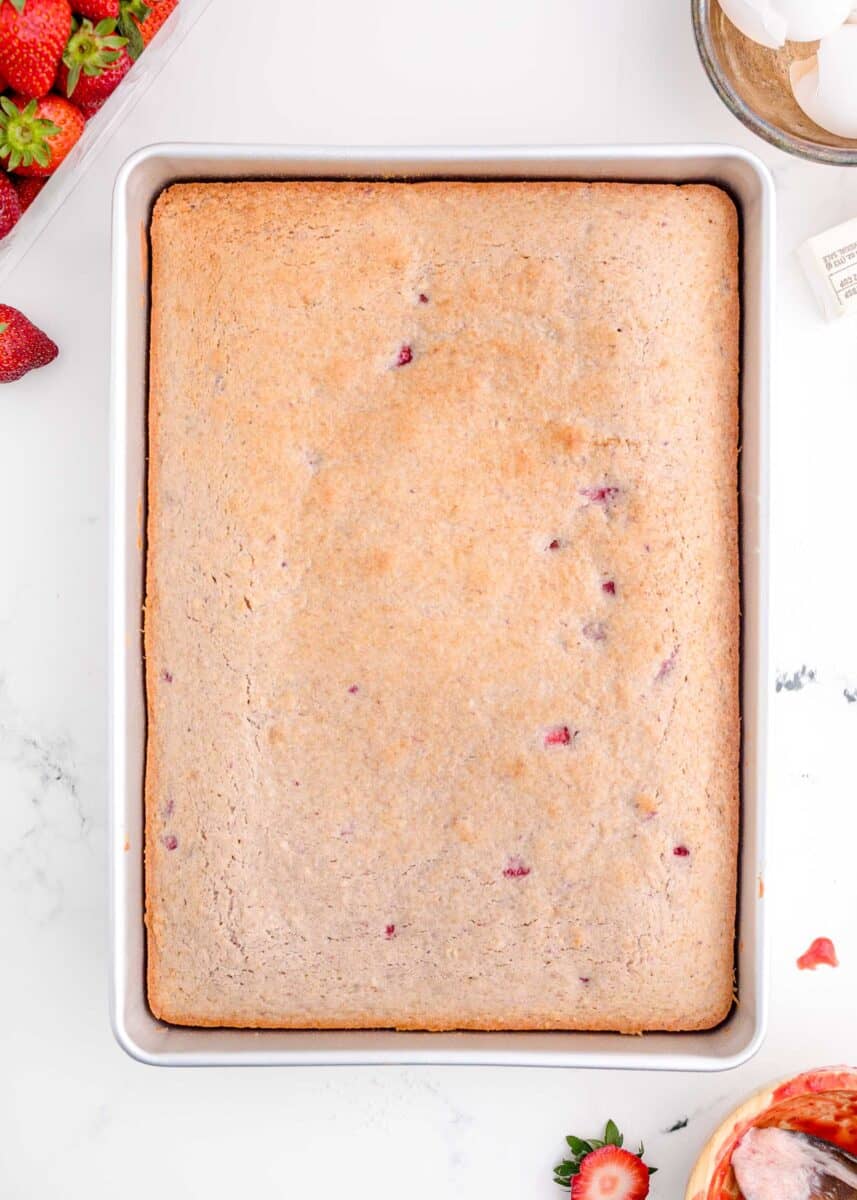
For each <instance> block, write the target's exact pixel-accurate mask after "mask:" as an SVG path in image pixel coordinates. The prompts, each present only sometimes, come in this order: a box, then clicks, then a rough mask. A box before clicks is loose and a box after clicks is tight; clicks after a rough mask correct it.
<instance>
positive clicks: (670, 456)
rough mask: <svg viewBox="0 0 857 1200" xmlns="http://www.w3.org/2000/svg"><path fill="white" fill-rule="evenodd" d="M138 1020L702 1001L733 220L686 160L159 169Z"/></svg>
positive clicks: (510, 1019)
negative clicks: (486, 174)
mask: <svg viewBox="0 0 857 1200" xmlns="http://www.w3.org/2000/svg"><path fill="white" fill-rule="evenodd" d="M152 269H153V278H152V289H153V290H152V316H151V386H150V403H149V414H150V463H149V483H148V549H147V556H148V557H147V600H146V614H145V651H146V671H147V692H148V714H149V716H148V751H147V766H146V812H147V816H146V911H147V917H146V919H147V926H148V994H149V1002H150V1005H151V1007H152V1010H153V1012H154V1013H155V1014H156V1015H157V1016H158V1017H160V1018H162V1019H163V1020H165V1021H168V1022H173V1023H177V1024H183V1025H184V1024H190V1025H222V1026H251V1027H264V1026H270V1027H278V1028H293V1027H304V1028H318V1027H355V1028H361V1027H362V1028H369V1027H398V1028H408V1029H447V1028H462V1029H464V1028H468V1029H521V1030H523V1029H566V1030H570V1029H605V1030H621V1031H626V1032H634V1031H639V1030H654V1029H664V1030H686V1029H701V1028H707V1027H710V1026H713V1025H715V1024H717V1023H718V1022H719V1021H720V1020H722V1019H723V1017H724V1016H725V1015H726V1014H727V1012H728V1010H729V1008H730V1006H731V1003H732V996H733V938H734V921H735V895H736V860H737V845H738V836H737V835H738V763H739V691H738V641H739V587H738V543H737V528H738V524H737V447H738V345H739V337H738V325H739V314H738V231H737V218H736V212H735V209H734V206H733V204H732V202H731V200H730V199H729V198H728V196H727V195H726V194H725V193H724V192H723V191H721V190H719V189H717V188H715V187H709V186H685V187H677V186H671V185H642V184H628V185H624V184H611V183H606V184H585V183H552V182H548V183H541V182H539V183H523V182H522V183H493V182H486V183H453V182H432V183H365V182H364V183H356V182H355V183H349V182H323V183H322V182H318V183H303V182H291V183H289V182H285V183H232V184H211V183H204V184H181V185H176V186H174V187H171V188H170V189H168V190H167V191H166V192H165V193H164V194H163V195H162V196H161V198H160V199H159V201H158V203H157V206H156V209H155V212H154V215H153V219H152Z"/></svg>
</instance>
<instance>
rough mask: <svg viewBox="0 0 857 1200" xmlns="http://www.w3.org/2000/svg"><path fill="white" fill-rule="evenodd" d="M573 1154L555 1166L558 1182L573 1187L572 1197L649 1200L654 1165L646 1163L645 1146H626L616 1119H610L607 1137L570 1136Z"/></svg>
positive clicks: (602, 1199)
mask: <svg viewBox="0 0 857 1200" xmlns="http://www.w3.org/2000/svg"><path fill="white" fill-rule="evenodd" d="M565 1140H566V1141H567V1142H568V1145H569V1147H570V1149H571V1153H572V1157H571V1158H566V1159H563V1161H562V1162H561V1163H560V1164H559V1166H558V1167H555V1168H554V1182H555V1183H558V1184H559V1185H560V1187H564V1188H569V1189H570V1196H571V1200H604V1198H605V1197H607V1196H609V1197H610V1200H645V1197H646V1196H648V1194H649V1176H650V1175H653V1174H654V1172H655V1168H654V1167H647V1166H646V1164H645V1163H644V1162H643V1147H642V1146H640V1149H639V1150H638V1152H637V1153H636V1154H632V1153H631V1151H630V1150H624V1149H623V1146H622V1144H623V1141H624V1139H623V1137H622V1134H621V1133H620V1132H619V1130H618V1129H617V1127H616V1124H615V1122H613V1121H608V1122H607V1126H606V1128H605V1130H604V1137H603V1138H600V1139H595V1138H593V1139H590V1140H589V1141H584V1140H583V1138H578V1137H567V1138H566V1139H565Z"/></svg>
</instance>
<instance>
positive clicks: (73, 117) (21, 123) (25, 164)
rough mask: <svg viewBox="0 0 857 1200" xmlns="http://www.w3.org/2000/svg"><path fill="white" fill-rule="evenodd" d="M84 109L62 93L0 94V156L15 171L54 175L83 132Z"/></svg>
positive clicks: (84, 122)
mask: <svg viewBox="0 0 857 1200" xmlns="http://www.w3.org/2000/svg"><path fill="white" fill-rule="evenodd" d="M85 124H86V121H85V120H84V116H83V113H82V112H81V111H80V109H79V108H77V107H76V106H75V105H74V104H72V103H71V101H70V100H64V99H63V97H62V96H43V97H42V98H41V99H40V100H30V101H29V102H28V101H27V100H26V99H25V98H24V97H22V96H2V97H0V159H5V160H6V166H7V167H8V169H9V170H10V171H15V172H16V174H18V175H36V176H39V177H41V176H43V175H53V173H54V171H55V170H56V169H57V167H58V166H59V165H60V163H62V162H63V160H64V159H65V158H66V157H67V155H68V153H69V151H70V150H71V148H72V146H73V145H74V144H75V142H76V141H77V139H78V138H79V137H80V135H81V134H82V133H83V129H84V126H85Z"/></svg>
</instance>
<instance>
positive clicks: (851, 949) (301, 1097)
mask: <svg viewBox="0 0 857 1200" xmlns="http://www.w3.org/2000/svg"><path fill="white" fill-rule="evenodd" d="M250 10H252V28H250V27H249V20H248V13H249V12H250ZM164 139H170V140H173V139H175V140H182V139H201V140H224V141H229V140H233V141H241V140H260V141H265V140H268V141H272V142H273V141H278V142H295V143H307V142H321V143H324V142H328V143H334V142H336V143H354V144H356V143H396V142H398V143H408V142H410V143H433V142H452V143H508V142H525V143H550V142H598V141H631V142H644V141H667V140H675V141H726V142H734V143H737V144H739V145H742V146H746V147H749V148H750V149H752V150H754V151H755V152H756V153H758V154H759V155H761V157H762V158H764V159H765V161H767V162H768V163H769V164H770V166H771V167H772V168H773V171H774V175H775V178H776V182H777V190H778V194H779V207H780V224H779V233H778V245H779V290H778V297H777V317H778V332H777V340H776V361H775V386H774V396H773V444H772V452H773V596H774V600H773V612H772V653H773V660H774V665H775V668H776V670H777V672H778V673H779V674H780V677H781V679H786V678H787V679H788V680H789V683H788V684H787V685H786V686H784V687H782V688H781V689H780V690H779V691H778V692H777V693H776V694H775V695H774V696H773V697H772V709H773V713H772V721H773V729H772V734H773V739H772V745H771V766H772V776H771V790H770V796H769V819H770V856H769V867H768V871H767V878H766V887H767V893H766V903H767V904H768V905H769V920H770V927H771V939H772V989H773V997H772V1006H771V1019H770V1030H769V1033H768V1037H767V1040H766V1042H765V1044H764V1046H763V1048H762V1050H761V1051H760V1053H759V1054H758V1055H757V1056H756V1058H755V1059H753V1061H751V1062H750V1063H748V1064H746V1065H745V1066H743V1067H741V1068H739V1069H737V1070H735V1071H732V1072H729V1073H726V1074H719V1075H717V1074H715V1075H708V1076H703V1075H680V1074H657V1075H656V1074H651V1073H633V1074H627V1073H626V1074H622V1075H620V1074H619V1073H617V1072H574V1071H563V1070H554V1071H550V1070H522V1069H517V1070H513V1069H509V1070H505V1069H491V1070H487V1069H482V1070H479V1069H459V1068H434V1069H425V1068H422V1069H416V1068H393V1069H391V1068H387V1069H366V1068H364V1069H358V1070H345V1069H334V1070H327V1069H324V1070H322V1069H300V1070H231V1071H225V1070H216V1071H200V1070H185V1071H163V1070H155V1069H152V1068H146V1067H143V1066H140V1065H138V1064H137V1063H135V1062H132V1061H131V1060H130V1059H129V1058H127V1057H126V1056H125V1055H124V1054H123V1052H122V1051H121V1050H120V1049H119V1048H118V1046H117V1045H116V1044H115V1043H114V1041H113V1038H112V1035H111V1033H110V1029H109V1025H108V1017H107V956H106V846H105V793H106V735H105V728H106V701H105V680H106V620H107V600H106V596H107V527H106V506H107V404H108V390H107V389H108V354H107V347H108V327H109V310H110V291H109V282H110V280H109V208H110V188H111V181H112V179H113V176H114V175H115V173H116V170H117V168H118V166H119V164H120V163H121V162H122V161H123V160H124V159H125V157H126V156H127V155H128V154H129V153H130V152H131V151H132V150H134V149H135V148H137V147H138V146H140V145H143V144H145V143H148V142H154V141H158V140H164ZM855 215H857V171H855V172H853V173H849V172H848V171H846V170H839V169H832V168H825V167H819V166H814V165H811V164H806V163H802V162H799V161H798V160H793V159H788V158H786V157H784V156H782V155H780V154H778V153H777V152H775V151H773V150H772V149H771V148H770V147H768V146H766V145H764V144H763V143H761V142H759V141H757V140H756V139H755V138H753V137H752V136H751V135H750V134H749V133H747V132H746V131H745V130H744V129H743V127H741V126H740V125H739V124H738V123H737V122H736V121H734V120H733V118H732V117H731V116H730V115H729V114H728V113H727V112H726V110H725V109H724V108H723V107H722V106H721V104H720V102H719V100H718V99H717V98H716V96H715V94H714V92H713V91H712V89H711V87H710V86H709V84H708V82H707V80H706V79H705V77H704V75H703V72H702V68H701V67H700V65H699V63H698V61H697V58H696V53H695V50H694V46H693V39H692V33H691V27H690V16H689V11H688V5H687V3H686V2H683V3H679V2H678V0H646V2H645V3H640V2H639V0H397V2H396V3H393V0H361V2H360V3H353V2H348V3H346V2H344V0H314V2H312V3H303V4H299V3H281V2H278V0H255V2H254V3H253V4H252V5H250V4H234V3H229V2H228V0H214V3H213V4H212V6H211V7H210V8H209V10H208V11H207V13H206V14H205V15H204V16H203V18H202V20H201V21H200V23H199V24H198V25H197V26H196V28H195V30H194V31H193V32H192V33H191V35H190V36H189V38H188V39H187V41H186V42H184V44H183V45H182V46H181V47H180V48H179V50H178V52H177V53H176V55H175V57H174V58H173V59H172V61H171V62H170V64H169V66H168V67H167V68H166V70H165V71H164V73H163V74H162V75H161V77H160V78H159V79H158V80H157V81H156V83H155V84H154V86H153V87H152V88H151V90H150V91H149V92H148V93H147V95H146V96H145V97H144V99H143V100H142V101H141V103H140V104H139V106H138V107H137V108H136V110H135V111H134V113H133V115H132V116H131V118H130V119H129V120H128V121H127V123H126V124H125V125H124V126H123V127H122V128H121V129H120V130H119V131H118V132H117V133H116V134H115V135H114V137H113V138H112V140H111V141H110V142H108V144H107V145H106V146H105V147H104V149H103V151H102V153H101V155H100V157H99V158H98V160H97V162H96V164H95V166H94V167H93V168H92V169H91V171H90V173H89V174H88V176H87V177H86V179H84V180H83V181H82V183H81V184H80V186H79V187H78V188H77V190H76V191H75V192H74V194H73V195H72V197H71V199H70V200H69V201H68V202H67V204H66V205H65V207H64V208H63V210H62V211H61V212H60V213H59V214H58V216H57V217H56V218H55V219H54V221H53V223H52V224H51V225H50V226H49V228H48V229H47V230H46V232H45V233H44V234H43V235H42V237H41V239H40V240H39V241H38V242H37V244H36V245H35V247H34V248H33V249H32V250H31V251H30V253H29V254H28V255H27V257H26V258H25V259H24V261H23V262H22V263H21V264H20V265H19V266H18V268H17V269H16V270H15V272H14V274H13V275H12V276H11V277H10V278H9V279H8V280H7V282H6V284H5V286H4V289H3V296H2V299H3V300H4V301H5V302H7V303H11V304H15V305H18V306H19V307H20V308H22V309H24V310H25V311H26V312H27V313H28V314H29V315H30V316H31V317H32V318H33V319H34V320H36V321H37V322H38V323H39V324H41V325H42V326H44V327H45V328H46V329H47V330H48V331H49V332H50V333H51V334H52V336H53V337H54V338H55V339H56V341H57V342H58V343H59V344H60V346H61V348H62V353H61V356H60V358H59V360H58V361H57V362H56V363H55V364H53V365H52V366H50V367H48V368H46V369H45V370H42V371H39V372H35V373H33V374H31V375H30V376H29V377H27V379H25V380H24V381H22V382H21V383H19V384H17V385H14V386H13V387H7V388H4V389H2V395H0V513H2V519H0V562H2V564H3V568H2V571H0V946H2V957H0V962H2V968H0V977H2V987H0V1081H1V1082H0V1197H2V1198H3V1200H46V1198H47V1197H62V1200H77V1198H78V1197H81V1198H86V1200H114V1197H115V1196H117V1195H121V1196H122V1197H123V1200H144V1198H145V1200H149V1198H150V1197H151V1196H152V1195H159V1196H164V1197H165V1198H172V1197H174V1196H175V1197H179V1196H181V1197H191V1198H195V1197H206V1198H209V1200H221V1198H224V1200H225V1198H226V1197H232V1196H235V1195H238V1196H252V1197H258V1198H259V1200H268V1198H274V1197H280V1196H283V1197H286V1196H297V1195H302V1196H312V1197H320V1198H326V1197H333V1196H338V1195H341V1194H343V1193H344V1192H347V1193H348V1194H349V1195H351V1196H352V1197H354V1200H362V1198H364V1197H365V1198H366V1200H369V1198H370V1197H371V1198H372V1200H379V1198H382V1200H383V1198H386V1197H393V1196H399V1195H407V1196H410V1197H413V1200H423V1198H425V1200H428V1198H431V1200H436V1197H437V1196H439V1195H461V1196H468V1197H481V1196H486V1197H487V1196H491V1197H492V1200H506V1198H508V1200H520V1197H522V1196H527V1197H545V1198H548V1197H550V1196H551V1195H553V1194H554V1192H555V1190H556V1189H555V1188H554V1185H553V1184H552V1183H551V1177H550V1174H551V1173H550V1168H551V1166H552V1164H553V1162H554V1161H555V1160H556V1159H557V1157H558V1154H559V1152H560V1150H561V1149H562V1135H563V1134H565V1133H566V1132H572V1131H573V1132H577V1133H582V1134H585V1133H587V1132H590V1133H593V1132H595V1131H596V1129H597V1128H598V1127H599V1125H600V1124H601V1123H602V1122H603V1121H604V1119H605V1118H606V1117H608V1116H611V1115H612V1116H613V1117H614V1118H615V1119H616V1120H617V1121H618V1122H619V1123H620V1124H621V1125H622V1127H623V1128H624V1129H625V1130H626V1131H627V1133H628V1134H629V1136H630V1137H633V1138H637V1137H641V1138H643V1139H644V1141H645V1142H646V1145H647V1147H648V1149H649V1157H650V1159H651V1161H653V1162H654V1163H656V1164H657V1165H658V1166H659V1167H660V1173H659V1174H658V1175H657V1176H655V1179H654V1182H653V1191H652V1195H653V1196H654V1197H655V1200H676V1198H677V1197H680V1196H682V1195H683V1192H684V1183H685V1180H686V1177H687V1174H688V1171H689V1168H690V1166H691V1163H692V1162H693V1159H694V1157H695V1155H696V1153H697V1151H698V1149H699V1148H700V1146H701V1144H702V1143H703V1141H704V1140H705V1138H706V1136H707V1134H708V1132H709V1131H710V1130H711V1128H712V1127H713V1125H714V1124H715V1123H716V1122H717V1121H718V1120H719V1119H720V1118H721V1117H722V1116H723V1115H724V1114H725V1113H726V1112H727V1111H728V1109H729V1107H730V1106H731V1105H732V1104H733V1103H734V1102H735V1101H737V1100H738V1099H739V1098H740V1097H741V1096H742V1095H743V1094H745V1093H746V1092H748V1091H750V1090H752V1089H753V1088H754V1086H755V1085H756V1084H758V1083H761V1082H763V1081H765V1080H767V1079H769V1078H771V1077H774V1076H778V1075H781V1074H784V1073H787V1072H790V1071H793V1070H796V1069H799V1068H803V1067H807V1066H810V1065H819V1064H822V1063H827V1062H838V1061H847V1060H851V1061H852V1062H853V1061H857V1033H855V1022H854V1012H855V997H857V926H855V913H857V875H855V872H854V870H853V859H852V850H851V839H852V838H853V837H855V836H857V805H855V800H856V799H857V796H855V788H857V782H855V766H856V765H857V764H855V756H854V747H855V745H857V740H855V738H857V702H855V700H854V693H855V691H857V620H855V619H854V606H855V595H857V591H856V590H855V588H857V563H855V552H854V549H853V542H854V538H853V532H852V525H853V511H854V503H855V500H854V482H853V481H854V468H853V463H854V445H855V441H857V404H855V401H857V326H854V325H853V324H852V325H847V324H840V325H836V326H826V325H824V324H823V323H822V321H821V319H820V318H819V316H818V315H817V313H816V310H815V308H814V306H813V302H812V300H811V297H810V295H809V292H808V289H807V288H806V286H805V283H804V280H803V278H802V276H801V274H800V272H799V268H798V265H797V262H796V259H795V253H794V252H795V248H796V246H797V245H798V244H799V243H800V242H801V241H802V240H803V239H804V238H805V237H807V236H808V235H810V234H812V233H815V232H817V231H819V230H821V229H824V228H826V227H827V226H830V225H832V224H834V223H836V222H838V221H841V220H844V219H845V218H847V217H850V216H855ZM795 679H796V680H797V681H798V683H802V686H794V687H793V686H791V681H792V680H795ZM849 692H850V693H851V698H850V699H849ZM819 934H826V935H829V936H830V937H832V938H834V939H835V941H836V944H837V948H838V951H839V956H840V959H841V963H842V965H841V967H840V968H839V970H837V971H832V970H829V969H823V970H819V971H817V972H815V973H810V972H799V971H797V969H796V967H795V958H796V956H797V955H798V954H799V953H801V951H803V950H804V949H805V948H806V946H807V944H808V943H809V941H810V940H811V939H812V938H813V937H815V936H816V935H819ZM684 1117H688V1118H689V1123H688V1125H687V1127H686V1128H684V1129H682V1130H680V1131H678V1132H674V1133H669V1134H667V1133H665V1132H664V1131H665V1130H666V1129H668V1128H669V1126H671V1125H672V1124H673V1123H674V1122H675V1121H677V1120H678V1119H680V1118H684ZM556 1194H557V1195H558V1194H559V1193H558V1192H557V1193H556Z"/></svg>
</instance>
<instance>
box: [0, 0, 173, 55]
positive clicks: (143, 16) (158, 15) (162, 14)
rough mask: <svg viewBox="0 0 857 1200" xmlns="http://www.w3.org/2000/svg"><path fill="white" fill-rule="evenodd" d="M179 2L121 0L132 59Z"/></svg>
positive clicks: (123, 27) (122, 23)
mask: <svg viewBox="0 0 857 1200" xmlns="http://www.w3.org/2000/svg"><path fill="white" fill-rule="evenodd" d="M178 2H179V0H120V4H119V32H120V33H121V34H122V35H123V36H124V37H126V38H127V39H128V53H129V54H130V55H131V57H132V58H134V59H136V58H139V56H140V55H141V54H142V53H143V51H144V49H145V48H146V46H148V44H149V42H150V41H151V40H152V38H153V37H154V36H155V34H156V33H157V32H158V30H159V29H160V28H161V26H162V25H163V23H164V22H165V21H166V19H167V17H168V16H169V15H170V13H171V12H172V11H173V9H174V8H176V6H177V5H178ZM0 3H2V0H0Z"/></svg>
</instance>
